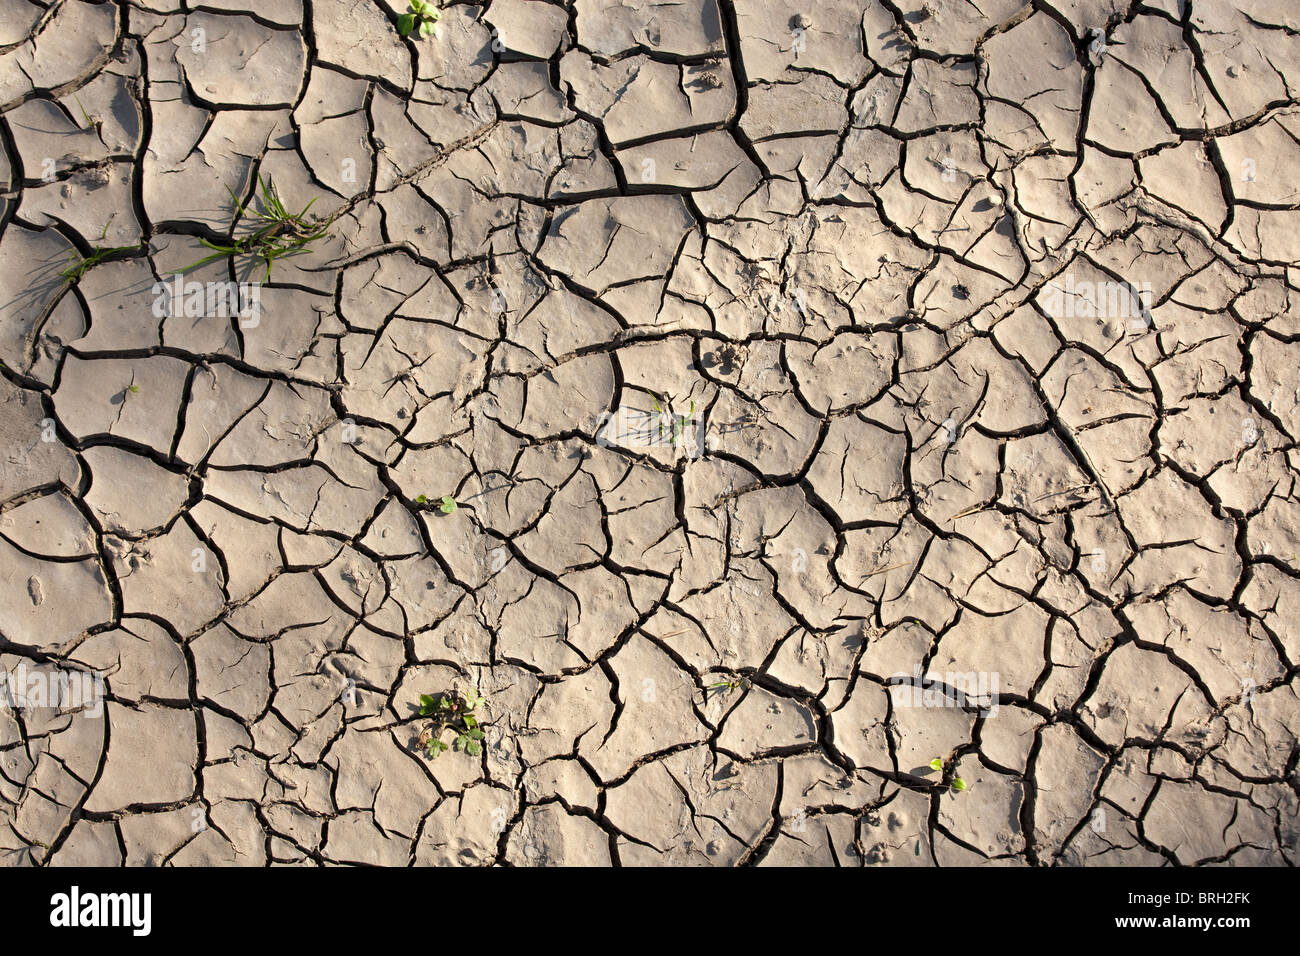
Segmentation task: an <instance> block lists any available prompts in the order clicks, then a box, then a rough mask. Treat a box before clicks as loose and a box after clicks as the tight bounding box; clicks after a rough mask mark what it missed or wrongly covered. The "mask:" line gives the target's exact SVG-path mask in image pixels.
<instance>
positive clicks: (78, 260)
mask: <svg viewBox="0 0 1300 956" xmlns="http://www.w3.org/2000/svg"><path fill="white" fill-rule="evenodd" d="M112 221H113V220H112V217H111V216H110V217H109V221H108V222H106V223H104V229H103V231H102V232H101V233H100V234H99V238H100V239H101V240H102V239H103V238H104V237H105V236H107V235H108V227H109V226H110V225H111V224H112ZM142 248H143V246H142V245H141V244H139V243H137V244H135V245H134V246H92V247H91V250H90V255H88V256H83V255H81V254H80V253H79V252H77V251H76V250H75V249H74V250H73V252H72V255H71V256H69V257H68V267H67V268H66V269H64V270H63V271H62V272H60V273H59V275H61V276H63V280H64V281H65V282H66V283H67V284H68V285H72V284H73V283H75V282H77V281H79V280H80V279H81V277H82V276H84V275H85V274H86V273H87V272H89V271H90V270H91V269H93V268H95V266H97V265H99V264H100V263H101V262H107V261H108V260H109V259H111V258H113V257H114V256H117V255H121V254H122V253H124V252H135V251H136V250H137V249H142Z"/></svg>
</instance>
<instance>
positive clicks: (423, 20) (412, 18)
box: [397, 0, 442, 37]
mask: <svg viewBox="0 0 1300 956" xmlns="http://www.w3.org/2000/svg"><path fill="white" fill-rule="evenodd" d="M406 9H407V12H406V13H403V14H402V15H401V16H400V17H398V18H397V32H398V33H400V34H401V35H402V36H404V37H405V36H410V35H411V33H412V32H413V31H416V30H418V31H419V34H420V36H422V37H427V36H432V35H433V25H434V24H435V23H437V22H438V18H439V17H441V16H442V13H441V12H440V11H439V10H438V8H437V7H435V6H434V5H433V4H432V3H430V2H429V0H411V3H410V5H409V6H408V7H407V8H406Z"/></svg>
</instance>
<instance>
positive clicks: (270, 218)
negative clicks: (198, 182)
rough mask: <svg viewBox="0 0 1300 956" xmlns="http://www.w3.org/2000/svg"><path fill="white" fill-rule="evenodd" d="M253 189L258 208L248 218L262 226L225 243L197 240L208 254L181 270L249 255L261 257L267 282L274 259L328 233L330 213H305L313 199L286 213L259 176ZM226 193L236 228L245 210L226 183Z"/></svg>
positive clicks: (308, 248)
mask: <svg viewBox="0 0 1300 956" xmlns="http://www.w3.org/2000/svg"><path fill="white" fill-rule="evenodd" d="M257 188H258V190H259V195H258V205H259V206H260V207H261V208H260V209H254V210H252V212H251V218H252V219H254V220H257V221H259V222H261V223H262V224H263V225H261V226H259V227H258V228H256V229H254V230H253V231H252V232H251V233H249V234H248V235H246V236H241V237H240V238H238V239H232V240H231V241H230V242H229V243H228V244H223V243H219V242H210V241H208V240H207V239H200V240H199V243H200V245H202V246H204V247H206V248H208V249H211V250H213V253H212V255H210V256H204V257H203V258H202V259H200V260H199V261H198V262H192V263H190V264H189V265H188V266H186V267H185V268H184V269H182V270H181V271H182V272H189V271H190V270H191V269H197V268H198V267H199V266H204V265H207V264H208V263H209V262H215V261H216V260H218V259H233V258H234V257H235V256H253V257H255V258H258V259H261V260H262V261H263V262H264V263H265V264H266V281H267V282H270V281H271V267H272V266H273V265H274V264H275V263H276V262H277V261H278V260H280V259H287V258H288V257H289V256H296V255H299V254H301V253H304V252H309V251H311V244H312V243H313V242H315V241H316V240H318V239H321V238H323V237H324V236H325V235H326V234H327V233H328V232H329V230H330V226H332V225H333V224H334V217H333V216H330V217H329V218H327V219H318V218H317V217H315V216H308V215H307V212H308V211H309V210H310V209H311V207H312V206H313V205H315V203H316V200H315V199H313V200H311V202H309V203H307V205H305V206H303V207H302V209H300V210H299V211H298V212H290V211H289V209H288V207H287V206H285V204H284V202H283V200H281V199H280V194H279V192H278V191H277V190H276V188H275V184H274V183H272V184H270V185H267V184H266V183H265V182H263V181H262V177H261V176H260V175H259V176H258V177H257ZM226 192H228V193H230V198H231V199H232V200H234V203H235V226H236V227H237V226H238V225H239V221H240V220H241V219H243V218H244V216H245V214H247V213H248V210H247V207H245V206H244V204H243V203H241V202H240V201H239V197H238V196H236V195H235V193H234V190H232V189H231V188H230V187H229V186H227V187H226Z"/></svg>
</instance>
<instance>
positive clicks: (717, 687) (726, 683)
mask: <svg viewBox="0 0 1300 956" xmlns="http://www.w3.org/2000/svg"><path fill="white" fill-rule="evenodd" d="M748 686H749V681H748V680H746V679H745V678H743V677H742V678H739V679H737V680H722V681H718V682H717V683H716V684H709V685H708V686H706V687H705V688H704V695H705V697H707V696H708V695H709V692H710V691H717V692H718V693H719V694H725V693H727V692H728V691H733V690H740V689H741V688H742V687H748Z"/></svg>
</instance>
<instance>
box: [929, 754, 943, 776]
mask: <svg viewBox="0 0 1300 956" xmlns="http://www.w3.org/2000/svg"><path fill="white" fill-rule="evenodd" d="M930 769H931V770H937V771H939V772H940V773H942V772H943V761H942V760H940V759H939V758H938V757H935V758H934V759H933V760H931V761H930Z"/></svg>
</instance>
